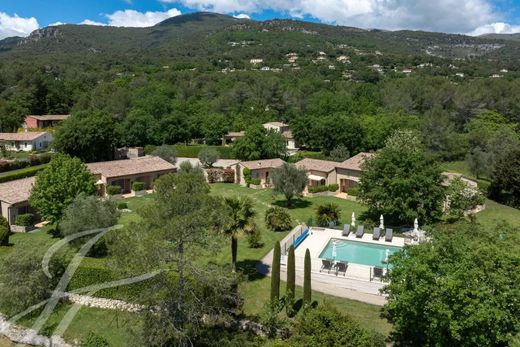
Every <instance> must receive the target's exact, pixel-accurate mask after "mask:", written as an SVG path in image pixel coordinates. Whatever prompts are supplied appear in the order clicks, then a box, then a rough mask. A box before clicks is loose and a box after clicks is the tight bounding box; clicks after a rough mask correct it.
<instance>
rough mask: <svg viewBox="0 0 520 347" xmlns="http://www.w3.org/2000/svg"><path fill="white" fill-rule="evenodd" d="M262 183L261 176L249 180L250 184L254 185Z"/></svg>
mask: <svg viewBox="0 0 520 347" xmlns="http://www.w3.org/2000/svg"><path fill="white" fill-rule="evenodd" d="M260 183H262V181H260V178H251V180H250V181H249V184H252V185H254V186H258V185H260Z"/></svg>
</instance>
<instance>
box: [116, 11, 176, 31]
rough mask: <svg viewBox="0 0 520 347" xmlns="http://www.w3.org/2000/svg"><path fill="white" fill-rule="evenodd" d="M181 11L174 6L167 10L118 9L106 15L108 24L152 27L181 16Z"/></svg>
mask: <svg viewBox="0 0 520 347" xmlns="http://www.w3.org/2000/svg"><path fill="white" fill-rule="evenodd" d="M180 14H181V11H179V10H177V9H176V8H172V9H170V10H168V11H165V12H151V11H148V12H144V13H143V12H138V11H135V10H124V11H117V12H114V13H112V14H108V15H106V17H107V18H108V25H110V26H116V27H151V26H154V25H155V24H157V23H159V22H162V21H163V20H165V19H168V18H171V17H175V16H179V15H180Z"/></svg>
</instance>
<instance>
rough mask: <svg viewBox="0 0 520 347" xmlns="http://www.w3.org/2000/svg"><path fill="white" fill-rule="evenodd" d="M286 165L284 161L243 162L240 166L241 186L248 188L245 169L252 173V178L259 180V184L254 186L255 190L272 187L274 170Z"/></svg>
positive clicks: (277, 159)
mask: <svg viewBox="0 0 520 347" xmlns="http://www.w3.org/2000/svg"><path fill="white" fill-rule="evenodd" d="M283 164H284V161H283V160H282V159H279V158H276V159H264V160H255V161H243V162H240V163H239V164H238V171H239V172H238V177H239V178H240V180H239V182H238V183H239V184H241V185H243V186H246V185H247V182H246V179H245V177H244V169H245V168H247V169H249V170H250V171H251V178H252V179H254V180H258V182H259V184H253V186H254V187H255V188H267V187H270V185H271V179H270V178H271V176H272V172H273V170H274V169H277V168H279V167H280V166H282V165H283Z"/></svg>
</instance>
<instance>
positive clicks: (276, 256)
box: [271, 241, 282, 304]
mask: <svg viewBox="0 0 520 347" xmlns="http://www.w3.org/2000/svg"><path fill="white" fill-rule="evenodd" d="M281 253H282V252H281V250H280V243H279V242H278V241H276V242H275V244H274V252H273V264H272V267H271V303H273V304H274V303H275V302H278V300H279V298H280V256H281Z"/></svg>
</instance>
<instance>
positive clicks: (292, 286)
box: [285, 245, 296, 303]
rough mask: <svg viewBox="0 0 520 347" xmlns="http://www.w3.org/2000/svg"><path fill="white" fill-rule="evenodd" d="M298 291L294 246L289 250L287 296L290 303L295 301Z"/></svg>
mask: <svg viewBox="0 0 520 347" xmlns="http://www.w3.org/2000/svg"><path fill="white" fill-rule="evenodd" d="M295 290H296V265H295V259H294V246H292V245H291V247H290V248H289V256H288V258H287V289H286V292H285V295H286V296H287V300H288V302H289V303H292V302H293V300H294V295H295Z"/></svg>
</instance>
